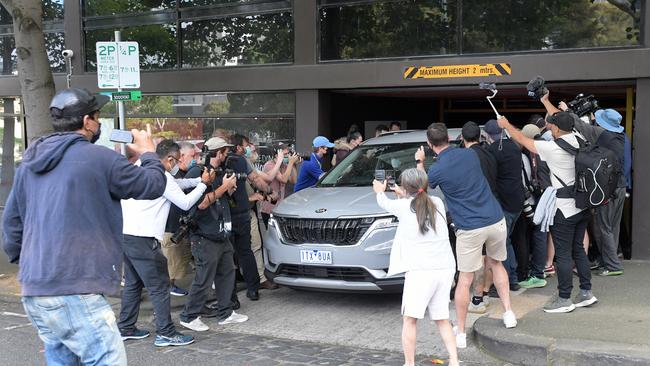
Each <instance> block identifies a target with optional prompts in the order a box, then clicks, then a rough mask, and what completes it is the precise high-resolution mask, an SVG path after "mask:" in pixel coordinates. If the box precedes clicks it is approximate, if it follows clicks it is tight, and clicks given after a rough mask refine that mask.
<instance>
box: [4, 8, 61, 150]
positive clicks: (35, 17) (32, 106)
mask: <svg viewBox="0 0 650 366" xmlns="http://www.w3.org/2000/svg"><path fill="white" fill-rule="evenodd" d="M0 4H2V5H3V6H4V7H5V9H7V11H8V12H9V14H11V17H12V18H13V26H14V37H15V40H16V55H17V56H18V80H19V81H20V89H21V94H22V97H23V99H22V100H23V105H24V108H25V123H27V126H28V128H27V141H31V140H32V139H33V138H35V137H40V136H43V135H45V134H47V133H49V132H51V131H52V123H51V117H50V111H49V105H50V101H51V100H52V97H53V96H54V78H53V77H52V72H51V71H50V62H49V59H48V57H47V53H46V51H45V37H44V35H43V19H42V18H43V9H42V3H41V1H40V0H0Z"/></svg>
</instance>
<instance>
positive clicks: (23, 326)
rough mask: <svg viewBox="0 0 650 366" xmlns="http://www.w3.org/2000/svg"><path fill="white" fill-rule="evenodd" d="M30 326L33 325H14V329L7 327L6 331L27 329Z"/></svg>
mask: <svg viewBox="0 0 650 366" xmlns="http://www.w3.org/2000/svg"><path fill="white" fill-rule="evenodd" d="M30 325H32V323H27V324H21V325H14V326H12V327H6V328H5V330H13V329H18V328H25V327H29V326H30Z"/></svg>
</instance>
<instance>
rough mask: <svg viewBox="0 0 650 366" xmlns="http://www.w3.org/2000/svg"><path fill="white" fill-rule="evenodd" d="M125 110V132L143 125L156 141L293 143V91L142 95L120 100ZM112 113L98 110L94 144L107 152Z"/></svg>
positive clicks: (111, 106) (112, 107) (110, 108)
mask: <svg viewBox="0 0 650 366" xmlns="http://www.w3.org/2000/svg"><path fill="white" fill-rule="evenodd" d="M125 108H126V115H127V121H126V122H127V123H126V124H127V128H128V129H131V128H139V129H140V128H141V129H144V128H146V125H147V124H149V125H150V126H151V129H152V133H153V135H154V137H156V138H158V139H162V138H171V139H174V140H176V141H190V142H193V143H197V144H200V143H202V142H203V141H205V140H206V139H207V138H209V137H211V136H212V135H213V134H215V132H217V133H218V132H219V130H225V131H227V132H228V133H229V134H234V133H239V134H243V135H245V136H248V137H249V138H250V139H251V141H252V142H253V143H255V144H256V145H259V146H260V147H261V151H267V150H268V151H271V147H272V146H273V145H275V144H276V143H278V142H284V143H289V144H294V143H295V139H296V122H295V109H296V106H295V94H294V93H211V94H192V95H185V94H183V95H144V96H143V97H142V100H140V101H137V102H126V103H125ZM115 115H116V108H115V104H114V103H110V104H108V105H106V106H105V107H104V108H102V111H101V116H100V119H101V120H102V121H101V122H102V134H101V138H100V142H99V143H102V144H103V145H106V146H108V147H110V148H115V146H114V145H113V144H112V143H110V141H108V137H107V136H109V135H110V130H111V126H113V125H114V124H113V123H114V118H115ZM105 136H106V137H105ZM261 155H265V153H262V154H261Z"/></svg>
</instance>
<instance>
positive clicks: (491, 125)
mask: <svg viewBox="0 0 650 366" xmlns="http://www.w3.org/2000/svg"><path fill="white" fill-rule="evenodd" d="M483 130H484V131H485V133H487V134H488V135H490V137H491V138H492V140H494V141H499V140H500V139H501V132H503V128H501V127H499V123H498V122H497V120H496V119H491V120H489V121H487V123H486V124H485V127H483Z"/></svg>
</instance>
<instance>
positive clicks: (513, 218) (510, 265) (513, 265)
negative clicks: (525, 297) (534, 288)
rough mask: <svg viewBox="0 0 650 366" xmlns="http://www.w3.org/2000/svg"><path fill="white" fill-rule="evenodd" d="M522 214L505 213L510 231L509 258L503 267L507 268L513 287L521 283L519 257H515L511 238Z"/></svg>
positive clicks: (507, 241) (508, 241) (508, 242)
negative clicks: (519, 278) (518, 277)
mask: <svg viewBox="0 0 650 366" xmlns="http://www.w3.org/2000/svg"><path fill="white" fill-rule="evenodd" d="M520 214H521V212H508V211H505V210H504V211H503V216H505V218H506V228H507V229H508V238H507V239H506V249H507V251H508V257H506V260H505V261H503V266H504V267H505V268H506V272H508V279H509V280H510V284H511V285H515V284H517V283H518V282H519V281H518V279H517V256H516V255H515V250H514V248H513V247H512V241H511V240H510V236H512V230H513V229H514V227H515V222H517V218H519V215H520Z"/></svg>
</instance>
